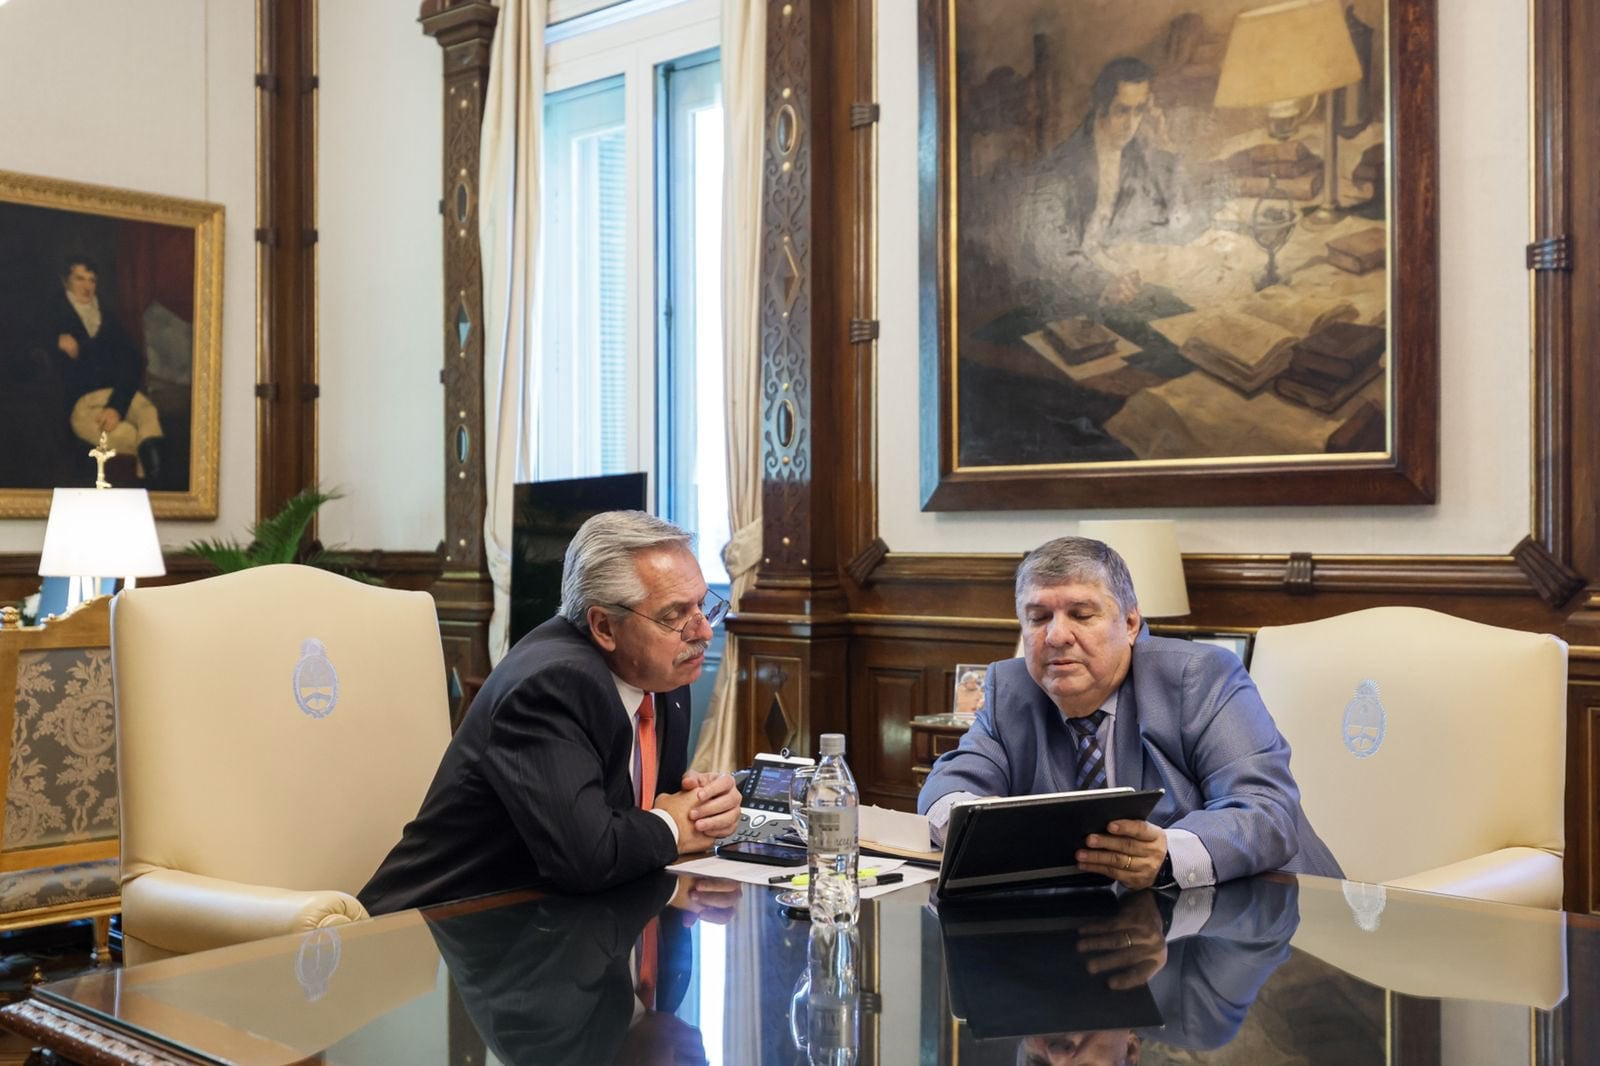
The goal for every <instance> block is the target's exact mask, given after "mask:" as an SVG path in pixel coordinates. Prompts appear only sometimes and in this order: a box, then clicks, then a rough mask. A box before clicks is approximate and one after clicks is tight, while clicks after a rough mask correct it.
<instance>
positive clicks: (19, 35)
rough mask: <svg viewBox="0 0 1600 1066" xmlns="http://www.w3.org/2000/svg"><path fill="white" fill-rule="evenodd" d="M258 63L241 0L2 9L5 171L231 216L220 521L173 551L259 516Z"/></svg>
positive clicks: (20, 542) (9, 536) (15, 533)
mask: <svg viewBox="0 0 1600 1066" xmlns="http://www.w3.org/2000/svg"><path fill="white" fill-rule="evenodd" d="M254 66H255V5H253V4H250V3H243V2H240V0H139V2H138V3H129V2H119V3H116V4H106V3H103V2H101V0H11V2H10V3H7V4H5V5H3V6H0V101H4V104H3V105H0V168H4V169H6V170H15V171H20V172H22V173H25V174H33V175H38V176H40V177H48V178H61V179H65V180H69V181H82V182H91V183H94V184H98V185H112V186H116V187H118V188H122V189H132V190H137V191H139V192H149V193H159V194H162V195H167V196H181V197H187V198H190V199H197V200H209V201H212V202H216V203H221V204H222V205H223V206H224V208H225V209H226V214H225V230H224V236H223V290H222V434H221V470H220V482H219V485H218V517H217V521H216V522H178V521H164V522H161V523H159V524H158V525H159V532H160V536H161V540H162V543H164V544H167V545H182V544H186V543H188V542H189V541H191V540H194V539H196V538H199V537H210V536H215V535H218V534H227V535H235V534H239V533H242V532H243V530H244V528H245V526H247V525H248V524H249V523H250V521H251V520H252V519H253V517H254V509H255V396H254V385H255V324H256V249H255V242H254V230H255V224H256V223H255V181H256V174H255V158H256V152H255V88H254V83H253V81H252V74H253V71H254ZM43 541H44V522H43V520H38V521H8V522H0V551H37V550H38V549H39V546H40V545H41V544H42V543H43Z"/></svg>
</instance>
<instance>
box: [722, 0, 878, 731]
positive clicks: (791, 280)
mask: <svg viewBox="0 0 1600 1066" xmlns="http://www.w3.org/2000/svg"><path fill="white" fill-rule="evenodd" d="M862 6H863V4H861V3H860V2H858V0H848V2H838V3H824V2H821V0H768V3H767V87H766V124H765V130H766V144H765V148H764V179H765V184H764V187H763V190H762V221H761V234H762V255H761V280H762V286H761V408H760V411H761V424H762V433H761V437H762V452H763V454H762V486H761V493H762V513H763V524H764V531H763V551H762V561H761V569H760V574H759V577H758V579H757V582H756V586H755V588H754V589H752V590H751V591H750V593H749V594H747V595H746V597H745V599H744V602H743V603H742V604H741V605H740V606H741V609H740V612H739V617H738V618H737V619H735V620H734V621H733V622H732V623H731V624H730V628H732V629H733V631H734V632H735V633H737V634H738V635H739V638H740V641H739V658H740V661H739V663H738V669H739V714H740V742H741V747H742V751H743V755H744V756H745V757H747V756H748V755H750V754H752V753H754V752H756V751H761V750H768V751H770V750H776V749H777V748H779V747H783V746H788V747H790V748H793V749H795V750H797V751H801V752H809V751H811V749H812V747H813V745H814V744H815V740H816V737H817V736H818V734H820V733H823V732H833V731H838V732H844V731H846V730H847V728H848V723H849V709H850V707H849V690H848V686H847V679H848V666H849V664H848V661H847V655H846V649H847V627H848V622H847V611H848V604H847V602H846V598H845V591H844V589H843V587H842V586H841V583H840V578H839V574H840V566H841V562H842V560H841V559H840V558H839V545H840V543H841V540H842V538H841V534H842V533H843V532H844V529H845V527H846V525H847V523H848V522H849V521H850V519H851V518H852V517H853V513H852V508H851V507H850V506H849V500H850V498H851V494H850V492H849V491H848V488H849V478H848V472H847V467H848V466H850V465H851V464H852V462H853V457H854V452H853V450H851V448H852V446H853V443H854V442H853V438H851V437H850V436H849V435H848V434H846V433H845V432H844V431H843V427H842V426H841V422H840V418H841V400H840V397H841V395H842V394H843V392H844V391H845V389H846V388H847V387H848V386H850V385H851V383H852V382H853V381H854V372H853V365H854V358H855V356H854V352H853V350H852V347H851V344H852V331H851V306H850V305H851V302H852V297H853V295H854V294H855V289H856V286H855V284H854V280H855V278H856V277H857V276H858V272H857V270H856V267H857V265H858V263H857V259H858V256H857V252H858V249H857V248H856V239H857V237H858V236H859V235H858V233H857V227H856V223H857V219H858V209H859V205H858V203H857V200H858V199H859V198H860V195H861V194H860V191H859V190H860V186H859V184H858V183H857V182H856V181H855V180H854V176H853V173H852V171H851V167H850V164H851V162H852V161H853V160H854V159H855V153H856V152H857V150H858V149H857V146H858V144H859V143H867V144H870V141H869V140H866V139H865V138H859V137H857V136H856V134H855V132H854V130H853V128H852V124H851V104H852V103H856V102H857V101H856V100H855V97H856V95H857V89H858V85H859V84H860V83H861V82H862V81H865V83H866V84H868V85H870V55H869V54H868V52H867V49H868V46H869V43H870V35H869V36H865V37H859V38H858V20H859V18H860V9H861V8H862ZM864 6H865V7H866V8H868V9H870V6H871V5H870V4H865V5H864ZM867 17H869V18H870V15H868V16H867Z"/></svg>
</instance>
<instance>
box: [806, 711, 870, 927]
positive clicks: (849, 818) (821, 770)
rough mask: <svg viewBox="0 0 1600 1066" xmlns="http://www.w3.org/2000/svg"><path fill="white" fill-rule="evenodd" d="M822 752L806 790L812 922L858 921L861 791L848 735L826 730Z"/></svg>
mask: <svg viewBox="0 0 1600 1066" xmlns="http://www.w3.org/2000/svg"><path fill="white" fill-rule="evenodd" d="M820 753H821V755H822V758H821V759H820V760H819V761H818V762H817V770H816V773H815V775H814V776H813V777H812V778H811V786H810V788H808V789H807V790H806V815H807V820H808V822H809V823H810V828H809V830H808V831H807V834H806V836H807V840H806V860H807V873H808V874H810V882H809V889H808V895H809V896H810V903H811V923H812V924H813V925H829V926H853V925H855V924H856V912H857V911H858V910H860V908H861V888H860V886H859V885H857V884H856V868H857V866H858V864H859V856H860V854H861V846H860V841H859V838H858V837H857V835H856V815H857V812H858V811H859V809H860V806H861V800H860V794H859V793H858V792H857V791H856V779H855V777H854V776H852V775H851V773H850V767H848V766H846V765H845V762H844V734H843V733H824V734H822V744H821V748H820Z"/></svg>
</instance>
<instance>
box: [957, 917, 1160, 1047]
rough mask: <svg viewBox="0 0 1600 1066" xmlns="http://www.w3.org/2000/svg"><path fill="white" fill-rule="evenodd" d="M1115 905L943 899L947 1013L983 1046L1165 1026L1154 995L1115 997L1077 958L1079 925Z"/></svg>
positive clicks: (1103, 978)
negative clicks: (985, 1043) (1012, 1039)
mask: <svg viewBox="0 0 1600 1066" xmlns="http://www.w3.org/2000/svg"><path fill="white" fill-rule="evenodd" d="M1117 906H1118V904H1117V897H1116V896H1113V895H1112V894H1111V893H1109V892H1087V893H1085V892H1075V893H1066V894H1062V893H1053V894H1043V895H1038V896H1032V897H1024V898H1021V899H1016V898H1008V899H994V898H989V899H981V900H980V899H971V898H963V899H960V900H956V901H948V900H943V899H941V900H940V901H939V933H940V940H941V941H942V944H943V948H944V965H945V980H946V981H947V983H948V987H949V989H950V1012H951V1013H952V1014H954V1015H955V1016H956V1017H957V1018H959V1019H961V1020H962V1021H963V1022H965V1023H966V1026H967V1029H968V1030H969V1031H970V1032H971V1033H972V1035H973V1036H975V1037H977V1038H978V1039H980V1040H987V1039H992V1038H996V1037H1017V1036H1033V1035H1035V1034H1043V1033H1062V1032H1084V1031H1089V1030H1094V1029H1122V1028H1127V1029H1139V1028H1149V1027H1153V1026H1158V1025H1160V1024H1162V1020H1163V1019H1162V1017H1161V1011H1160V1009H1159V1008H1158V1007H1157V1006H1156V1002H1155V998H1154V996H1153V995H1152V994H1151V992H1150V989H1149V987H1148V986H1146V985H1139V986H1137V987H1135V988H1129V989H1123V990H1116V989H1113V988H1111V987H1110V986H1109V984H1108V983H1107V975H1104V974H1099V975H1096V974H1091V973H1090V972H1089V969H1088V962H1089V959H1090V958H1091V956H1089V955H1086V954H1084V953H1082V952H1080V951H1079V950H1078V941H1079V938H1080V935H1081V934H1080V929H1081V927H1082V926H1083V924H1084V923H1085V922H1090V921H1095V920H1097V919H1105V918H1110V917H1114V916H1115V915H1116V913H1117Z"/></svg>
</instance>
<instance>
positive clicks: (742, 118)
mask: <svg viewBox="0 0 1600 1066" xmlns="http://www.w3.org/2000/svg"><path fill="white" fill-rule="evenodd" d="M766 81H767V5H766V3H765V2H762V0H722V108H723V129H724V149H723V152H724V154H723V168H724V169H723V175H722V194H723V195H722V364H723V368H724V372H725V375H726V376H725V381H724V384H725V386H726V396H727V408H728V409H727V441H728V510H729V519H730V524H731V526H732V529H731V533H732V539H730V540H729V542H728V545H727V547H725V548H723V549H722V558H723V561H724V562H725V563H727V566H728V575H729V577H730V578H731V579H732V581H733V605H734V607H735V608H737V607H738V606H739V600H740V598H741V597H742V596H743V595H744V593H745V592H746V590H748V589H749V588H750V586H751V585H752V584H754V583H755V576H756V566H757V564H759V563H760V562H761V437H760V414H761V412H760V407H759V399H760V396H759V393H760V388H761V276H760V275H761V156H762V142H763V130H764V127H765V121H764V118H765V108H766ZM737 645H738V641H737V639H736V638H735V637H734V636H733V634H731V633H730V634H728V636H727V646H726V647H725V648H724V650H723V654H722V667H721V669H719V670H718V671H717V683H716V687H715V689H714V691H713V693H712V696H711V706H710V708H709V709H708V711H707V713H706V720H705V725H704V726H703V727H702V728H701V731H700V743H699V745H698V746H697V747H696V749H695V753H694V764H693V765H694V768H695V769H697V770H731V769H733V766H734V760H735V759H736V758H737V756H738V752H737V750H736V747H737V741H738V726H739V723H738V721H737V719H736V718H735V715H734V704H735V702H736V694H737V692H738V685H737V680H738V671H739V650H738V646H737Z"/></svg>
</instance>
